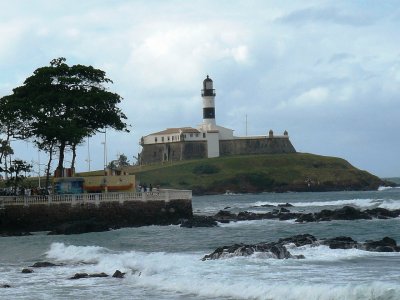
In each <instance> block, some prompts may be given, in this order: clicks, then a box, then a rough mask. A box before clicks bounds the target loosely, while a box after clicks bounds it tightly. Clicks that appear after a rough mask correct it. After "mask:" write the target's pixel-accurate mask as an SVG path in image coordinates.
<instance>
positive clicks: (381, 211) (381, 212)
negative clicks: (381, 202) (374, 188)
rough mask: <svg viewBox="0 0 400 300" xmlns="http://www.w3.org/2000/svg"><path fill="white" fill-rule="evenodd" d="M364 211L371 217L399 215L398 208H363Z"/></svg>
mask: <svg viewBox="0 0 400 300" xmlns="http://www.w3.org/2000/svg"><path fill="white" fill-rule="evenodd" d="M365 213H367V214H369V215H370V216H371V217H374V218H378V219H386V218H396V217H398V216H399V211H398V210H393V211H391V210H388V209H386V208H381V207H376V208H373V209H367V210H365Z"/></svg>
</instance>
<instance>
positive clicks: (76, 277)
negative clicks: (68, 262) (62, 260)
mask: <svg viewBox="0 0 400 300" xmlns="http://www.w3.org/2000/svg"><path fill="white" fill-rule="evenodd" d="M82 278H89V274H88V273H76V274H75V275H74V276H72V277H70V278H69V279H82Z"/></svg>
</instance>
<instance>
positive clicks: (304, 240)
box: [278, 233, 317, 247]
mask: <svg viewBox="0 0 400 300" xmlns="http://www.w3.org/2000/svg"><path fill="white" fill-rule="evenodd" d="M316 241H317V238H316V237H315V236H313V235H311V234H308V233H306V234H299V235H294V236H291V237H288V238H283V239H279V241H278V242H279V243H282V244H284V245H286V244H290V243H292V244H295V245H296V247H301V246H304V245H312V244H314V243H315V242H316Z"/></svg>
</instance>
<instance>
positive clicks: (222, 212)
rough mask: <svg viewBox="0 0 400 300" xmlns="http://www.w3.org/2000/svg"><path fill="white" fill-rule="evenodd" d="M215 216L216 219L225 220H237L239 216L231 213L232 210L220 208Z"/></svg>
mask: <svg viewBox="0 0 400 300" xmlns="http://www.w3.org/2000/svg"><path fill="white" fill-rule="evenodd" d="M214 218H215V219H216V220H224V219H228V220H235V219H236V218H237V216H236V215H235V214H234V213H231V212H230V211H227V210H220V211H219V212H217V213H216V214H215V215H214Z"/></svg>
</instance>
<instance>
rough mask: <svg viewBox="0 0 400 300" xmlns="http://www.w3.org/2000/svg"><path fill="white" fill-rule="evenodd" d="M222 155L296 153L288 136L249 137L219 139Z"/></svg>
mask: <svg viewBox="0 0 400 300" xmlns="http://www.w3.org/2000/svg"><path fill="white" fill-rule="evenodd" d="M219 151H220V155H221V156H226V155H243V154H274V153H295V152H296V149H294V147H293V145H292V143H291V142H290V140H289V139H288V138H263V137H260V138H257V139H255V138H249V139H234V140H223V141H219Z"/></svg>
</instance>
